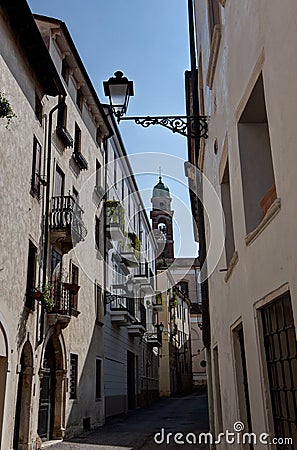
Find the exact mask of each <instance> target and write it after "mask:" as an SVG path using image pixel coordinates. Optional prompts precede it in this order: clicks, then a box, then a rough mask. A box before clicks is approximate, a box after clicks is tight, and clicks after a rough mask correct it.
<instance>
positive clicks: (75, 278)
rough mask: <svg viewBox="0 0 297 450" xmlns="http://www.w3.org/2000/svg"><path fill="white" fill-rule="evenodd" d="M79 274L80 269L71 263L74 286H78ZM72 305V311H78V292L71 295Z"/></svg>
mask: <svg viewBox="0 0 297 450" xmlns="http://www.w3.org/2000/svg"><path fill="white" fill-rule="evenodd" d="M78 274H79V271H78V267H77V266H76V265H75V264H73V263H71V284H72V285H74V286H78ZM70 304H71V309H72V310H74V311H78V291H77V292H76V293H71V294H70Z"/></svg>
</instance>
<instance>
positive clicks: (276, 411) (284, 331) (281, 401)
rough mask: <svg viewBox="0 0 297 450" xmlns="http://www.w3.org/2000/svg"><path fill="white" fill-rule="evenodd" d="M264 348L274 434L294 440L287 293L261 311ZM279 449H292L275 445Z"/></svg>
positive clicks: (295, 374)
mask: <svg viewBox="0 0 297 450" xmlns="http://www.w3.org/2000/svg"><path fill="white" fill-rule="evenodd" d="M261 315H262V325H263V333H264V347H265V354H266V365H267V372H268V379H269V388H270V396H271V406H272V415H273V421H274V435H275V437H277V438H280V437H284V436H285V437H286V438H292V440H293V442H296V440H297V421H296V411H297V398H296V386H297V357H296V355H297V343H296V332H295V325H294V318H293V311H292V305H291V297H290V294H289V293H286V294H285V295H284V296H282V297H280V298H279V299H277V300H276V301H274V302H273V303H269V304H268V305H266V306H265V307H264V308H263V309H262V311H261ZM277 448H278V449H280V450H283V449H290V450H293V449H294V448H295V446H294V444H293V443H292V444H291V445H279V446H278V447H277Z"/></svg>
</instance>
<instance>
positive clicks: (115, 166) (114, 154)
mask: <svg viewBox="0 0 297 450" xmlns="http://www.w3.org/2000/svg"><path fill="white" fill-rule="evenodd" d="M116 157H117V155H116V152H115V151H114V152H113V184H114V187H115V188H116V187H117V163H116Z"/></svg>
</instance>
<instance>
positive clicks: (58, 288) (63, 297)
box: [50, 281, 72, 316]
mask: <svg viewBox="0 0 297 450" xmlns="http://www.w3.org/2000/svg"><path fill="white" fill-rule="evenodd" d="M52 296H53V299H54V302H55V304H54V307H53V309H52V310H51V311H50V313H54V314H60V315H62V316H70V315H71V307H72V305H71V294H70V291H69V289H66V287H65V285H64V283H62V282H61V281H54V282H53V283H52Z"/></svg>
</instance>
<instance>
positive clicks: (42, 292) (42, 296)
mask: <svg viewBox="0 0 297 450" xmlns="http://www.w3.org/2000/svg"><path fill="white" fill-rule="evenodd" d="M33 297H34V299H35V300H37V301H39V302H40V303H41V305H42V306H43V307H44V309H45V310H46V311H47V312H51V311H52V309H53V308H54V306H55V299H54V297H53V294H52V286H51V285H50V284H46V285H45V286H43V287H37V288H34V289H33Z"/></svg>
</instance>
